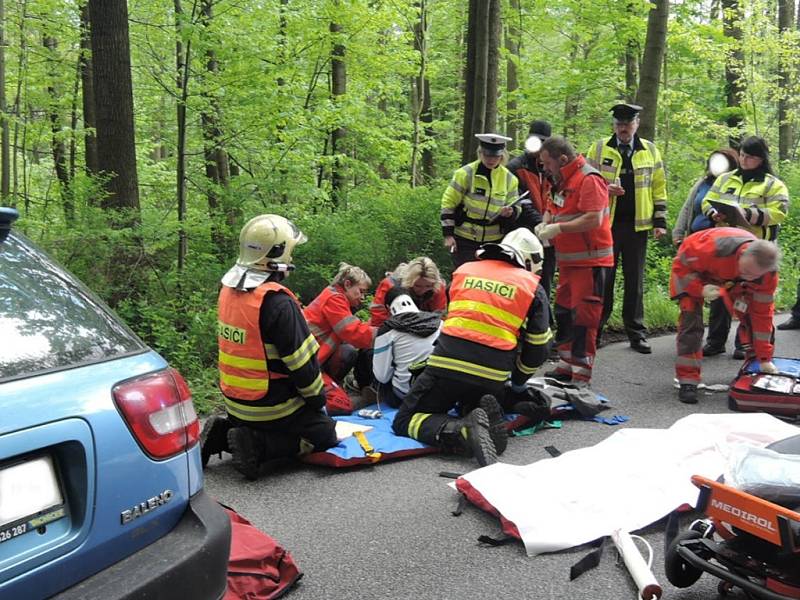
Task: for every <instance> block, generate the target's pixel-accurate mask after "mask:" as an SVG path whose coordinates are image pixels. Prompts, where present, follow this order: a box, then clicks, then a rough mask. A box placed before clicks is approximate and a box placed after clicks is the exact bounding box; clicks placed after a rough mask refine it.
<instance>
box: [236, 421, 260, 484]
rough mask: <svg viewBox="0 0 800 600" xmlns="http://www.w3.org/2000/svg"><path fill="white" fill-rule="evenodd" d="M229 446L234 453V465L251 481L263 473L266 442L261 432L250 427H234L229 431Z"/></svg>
mask: <svg viewBox="0 0 800 600" xmlns="http://www.w3.org/2000/svg"><path fill="white" fill-rule="evenodd" d="M228 447H229V448H230V453H231V454H232V455H233V467H234V468H235V469H236V470H237V471H239V473H241V474H242V475H244V476H245V477H246V478H247V479H249V480H250V481H254V480H256V479H258V476H259V475H261V459H262V457H263V455H264V444H263V440H262V439H261V432H260V431H256V430H255V429H252V428H250V427H246V426H245V427H234V428H232V429H230V431H228Z"/></svg>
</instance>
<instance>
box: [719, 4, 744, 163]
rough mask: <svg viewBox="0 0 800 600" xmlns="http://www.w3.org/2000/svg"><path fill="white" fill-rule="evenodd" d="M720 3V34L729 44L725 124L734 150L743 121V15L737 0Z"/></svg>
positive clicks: (726, 61)
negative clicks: (721, 33) (726, 115)
mask: <svg viewBox="0 0 800 600" xmlns="http://www.w3.org/2000/svg"><path fill="white" fill-rule="evenodd" d="M721 2H722V32H723V34H724V35H725V37H726V38H728V40H729V43H730V44H731V48H730V49H729V50H728V53H727V55H726V58H725V100H726V104H727V107H728V117H727V119H726V123H727V125H728V127H729V128H730V132H729V134H728V137H729V142H730V145H731V146H732V147H734V148H736V147H738V146H739V141H740V140H741V137H742V135H741V131H740V130H739V128H740V127H741V124H742V121H743V120H744V111H743V110H742V108H741V107H742V97H743V96H744V92H745V90H744V86H743V84H742V82H743V78H742V68H743V65H744V52H743V50H742V18H743V16H744V15H743V12H742V8H741V6H740V5H739V0H721Z"/></svg>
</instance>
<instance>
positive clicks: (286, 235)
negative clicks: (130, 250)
mask: <svg viewBox="0 0 800 600" xmlns="http://www.w3.org/2000/svg"><path fill="white" fill-rule="evenodd" d="M305 241H306V237H305V235H303V234H302V233H301V232H300V230H299V229H297V227H295V226H294V224H293V223H292V222H291V221H288V220H286V219H285V218H283V217H280V216H278V215H261V216H258V217H255V218H254V219H251V220H250V221H249V222H248V223H247V224H246V225H245V226H244V227H243V228H242V232H241V234H240V235H239V258H238V259H237V261H236V265H235V266H234V267H233V268H231V269H230V270H229V271H228V272H227V273H226V274H225V276H224V277H223V278H222V289H221V290H220V293H219V305H218V317H219V320H218V325H217V340H218V343H219V385H220V389H221V390H222V393H223V394H224V396H225V409H226V410H227V412H228V418H227V419H226V418H224V417H218V416H215V417H211V418H210V419H209V420H208V421H207V422H206V425H205V427H204V428H203V431H202V433H201V435H200V440H201V444H202V449H201V455H202V459H203V466H205V465H206V463H207V462H208V459H209V457H210V456H211V455H212V454H217V453H221V452H222V451H226V452H230V453H231V454H233V466H234V467H235V468H236V469H237V470H238V471H239V472H240V473H242V474H243V475H244V476H245V477H247V478H248V479H255V478H257V477H258V476H259V475H262V474H264V472H265V471H266V470H268V469H269V468H270V467H271V466H274V465H275V463H276V461H280V462H282V461H285V460H286V459H289V458H293V457H299V456H302V455H304V454H308V453H309V452H312V451H319V450H326V449H328V448H330V447H331V446H335V445H336V431H335V423H334V422H333V420H332V419H331V418H330V417H328V415H326V414H325V412H324V411H323V406H325V397H324V396H323V393H322V387H323V386H322V376H321V375H320V369H319V364H318V362H317V350H318V349H319V345H318V344H317V341H316V340H315V339H314V336H313V335H312V334H311V331H310V330H309V328H308V324H307V323H306V320H305V318H304V317H303V312H302V310H301V309H300V303H299V302H298V300H297V298H296V297H295V296H294V294H293V293H292V292H291V291H290V290H289V289H288V288H286V287H284V286H283V285H282V283H281V282H282V281H283V279H284V278H285V277H286V275H287V274H288V272H289V271H291V270H293V269H294V265H292V251H293V250H294V247H295V246H296V245H297V244H302V243H303V242H305Z"/></svg>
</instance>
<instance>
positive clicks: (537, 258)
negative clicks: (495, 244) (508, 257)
mask: <svg viewBox="0 0 800 600" xmlns="http://www.w3.org/2000/svg"><path fill="white" fill-rule="evenodd" d="M500 245H501V246H505V247H506V248H510V249H511V251H512V252H513V254H514V261H515V262H516V263H517V264H518V265H519V266H520V267H522V268H523V269H525V268H530V270H531V271H532V272H534V273H538V272H539V271H541V270H542V261H543V260H544V248H542V243H541V242H540V241H539V238H537V237H536V236H535V235H534V234H533V232H531V230H530V229H526V228H525V227H520V228H518V229H515V230H514V231H510V232H508V233H507V234H506V235H505V237H504V238H503V240H502V241H501V242H500ZM527 261H530V267H528V266H527V265H526V262H527Z"/></svg>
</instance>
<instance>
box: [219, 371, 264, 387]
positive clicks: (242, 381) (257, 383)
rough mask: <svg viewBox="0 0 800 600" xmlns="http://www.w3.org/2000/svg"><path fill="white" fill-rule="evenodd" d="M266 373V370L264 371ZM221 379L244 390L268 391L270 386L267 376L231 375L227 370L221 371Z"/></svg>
mask: <svg viewBox="0 0 800 600" xmlns="http://www.w3.org/2000/svg"><path fill="white" fill-rule="evenodd" d="M264 374H265V375H266V371H264ZM219 380H220V382H221V383H224V384H225V385H229V386H231V387H237V388H241V389H243V390H264V391H265V392H266V391H267V388H268V387H269V379H267V378H266V377H265V378H263V379H261V378H255V377H238V376H236V375H230V374H228V373H226V372H225V371H220V372H219Z"/></svg>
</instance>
